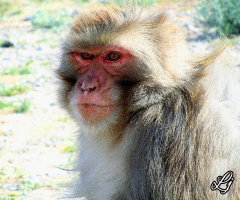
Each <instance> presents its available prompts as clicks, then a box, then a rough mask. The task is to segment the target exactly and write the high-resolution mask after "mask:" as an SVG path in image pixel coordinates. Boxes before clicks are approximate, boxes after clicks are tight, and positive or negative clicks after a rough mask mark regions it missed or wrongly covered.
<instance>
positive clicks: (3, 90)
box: [0, 84, 30, 96]
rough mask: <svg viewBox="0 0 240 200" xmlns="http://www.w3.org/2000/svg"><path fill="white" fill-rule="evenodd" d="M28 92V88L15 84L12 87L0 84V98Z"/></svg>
mask: <svg viewBox="0 0 240 200" xmlns="http://www.w3.org/2000/svg"><path fill="white" fill-rule="evenodd" d="M29 90H30V86H28V85H23V84H17V85H14V86H6V85H3V84H0V95H2V96H13V95H16V94H21V93H24V92H27V91H29Z"/></svg>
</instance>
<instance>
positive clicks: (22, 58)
mask: <svg viewBox="0 0 240 200" xmlns="http://www.w3.org/2000/svg"><path fill="white" fill-rule="evenodd" d="M33 2H34V1H28V2H25V1H16V2H15V3H16V5H15V6H16V7H18V8H20V9H22V13H20V14H14V15H13V14H12V15H9V12H8V15H9V16H7V18H6V17H5V18H4V17H3V18H2V20H0V41H3V40H8V41H11V42H12V43H13V45H14V46H13V47H9V48H0V72H1V74H0V84H2V85H3V84H4V85H7V86H13V85H16V84H22V85H27V86H28V87H29V88H30V89H29V90H28V91H26V92H22V93H19V94H15V95H9V96H7V95H1V96H0V101H6V102H18V101H21V100H24V99H27V100H29V101H30V102H31V103H30V104H31V105H30V108H29V109H28V110H27V111H26V112H20V113H16V112H15V111H14V108H12V107H11V106H9V107H7V106H6V108H3V109H0V200H15V199H16V200H20V199H24V200H30V199H34V200H53V199H59V198H60V197H61V194H62V193H64V188H63V187H62V186H63V185H64V184H65V183H66V182H68V180H69V179H70V178H71V176H72V173H71V172H68V171H64V170H61V169H59V168H58V167H60V168H67V169H69V168H70V164H71V161H72V160H73V157H74V152H75V147H74V141H75V137H76V134H77V127H76V125H75V123H74V122H73V121H72V120H71V119H70V118H69V117H68V115H67V114H66V113H65V111H64V110H62V109H61V108H60V107H59V105H58V102H57V98H56V86H57V85H58V80H57V78H56V76H55V74H54V69H55V68H56V67H57V66H58V64H59V60H58V59H59V55H60V50H59V43H60V41H61V37H62V35H63V34H64V31H60V32H57V31H53V30H52V29H49V28H42V29H41V28H34V26H33V24H32V23H31V17H32V16H33V15H34V13H35V12H37V10H38V9H39V7H38V6H37V5H38V4H35V3H33ZM56 2H57V1H54V2H53V3H52V4H50V3H49V4H47V3H46V5H43V4H41V6H42V8H43V9H45V7H47V6H49V7H50V6H53V5H54V6H55V10H56V9H67V10H68V11H70V13H72V16H74V13H76V12H78V11H80V10H81V7H79V9H75V8H76V5H75V4H74V1H65V2H63V3H56ZM44 6H45V7H44ZM182 6H185V9H179V8H180V7H181V8H182ZM162 8H164V9H166V10H167V11H168V13H169V15H170V16H173V19H175V20H176V21H177V22H178V23H179V24H180V25H181V26H183V29H184V31H185V33H186V36H187V40H188V42H189V48H190V49H191V50H192V51H194V52H196V53H199V52H202V51H205V50H206V51H208V50H209V49H211V47H212V44H213V43H214V41H215V40H214V39H213V40H211V42H210V43H209V42H208V40H209V37H208V36H207V35H205V34H204V30H203V28H202V27H201V26H199V25H198V24H196V23H195V21H194V9H193V8H194V7H193V6H191V5H189V4H188V5H183V4H181V3H180V4H164V5H163V6H162ZM13 11H15V10H13ZM13 11H12V12H13ZM29 13H30V14H29ZM0 19H1V18H0ZM239 53H240V37H235V38H234V39H233V45H232V50H231V54H232V55H233V57H234V59H235V60H236V62H237V63H238V65H240V58H239V56H238V55H239ZM26 65H27V66H28V65H29V67H30V68H31V69H32V72H31V73H29V74H26V75H21V74H4V73H3V72H2V70H3V69H6V68H11V67H14V66H17V67H19V68H21V67H24V66H26ZM0 103H1V102H0Z"/></svg>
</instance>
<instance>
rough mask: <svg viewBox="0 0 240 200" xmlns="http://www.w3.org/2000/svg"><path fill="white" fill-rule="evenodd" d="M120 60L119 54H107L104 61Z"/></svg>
mask: <svg viewBox="0 0 240 200" xmlns="http://www.w3.org/2000/svg"><path fill="white" fill-rule="evenodd" d="M120 58H121V55H120V54H119V53H115V52H113V53H109V54H108V55H107V57H106V60H110V61H117V60H119V59H120Z"/></svg>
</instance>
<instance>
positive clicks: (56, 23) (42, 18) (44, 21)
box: [31, 10, 71, 28]
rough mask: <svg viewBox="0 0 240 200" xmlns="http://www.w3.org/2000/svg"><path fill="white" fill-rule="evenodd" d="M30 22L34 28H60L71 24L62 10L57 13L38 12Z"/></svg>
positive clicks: (65, 12)
mask: <svg viewBox="0 0 240 200" xmlns="http://www.w3.org/2000/svg"><path fill="white" fill-rule="evenodd" d="M31 22H32V25H33V26H34V27H35V28H61V27H63V26H66V25H67V24H69V23H70V22H71V16H70V15H69V14H68V12H67V11H63V10H61V11H57V12H50V11H42V10H39V11H37V12H36V13H35V15H34V16H33V19H32V21H31Z"/></svg>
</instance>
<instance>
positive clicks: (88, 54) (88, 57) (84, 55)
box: [81, 52, 94, 60]
mask: <svg viewBox="0 0 240 200" xmlns="http://www.w3.org/2000/svg"><path fill="white" fill-rule="evenodd" d="M81 57H82V59H83V60H91V59H93V58H94V55H93V54H90V53H87V52H83V53H81Z"/></svg>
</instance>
